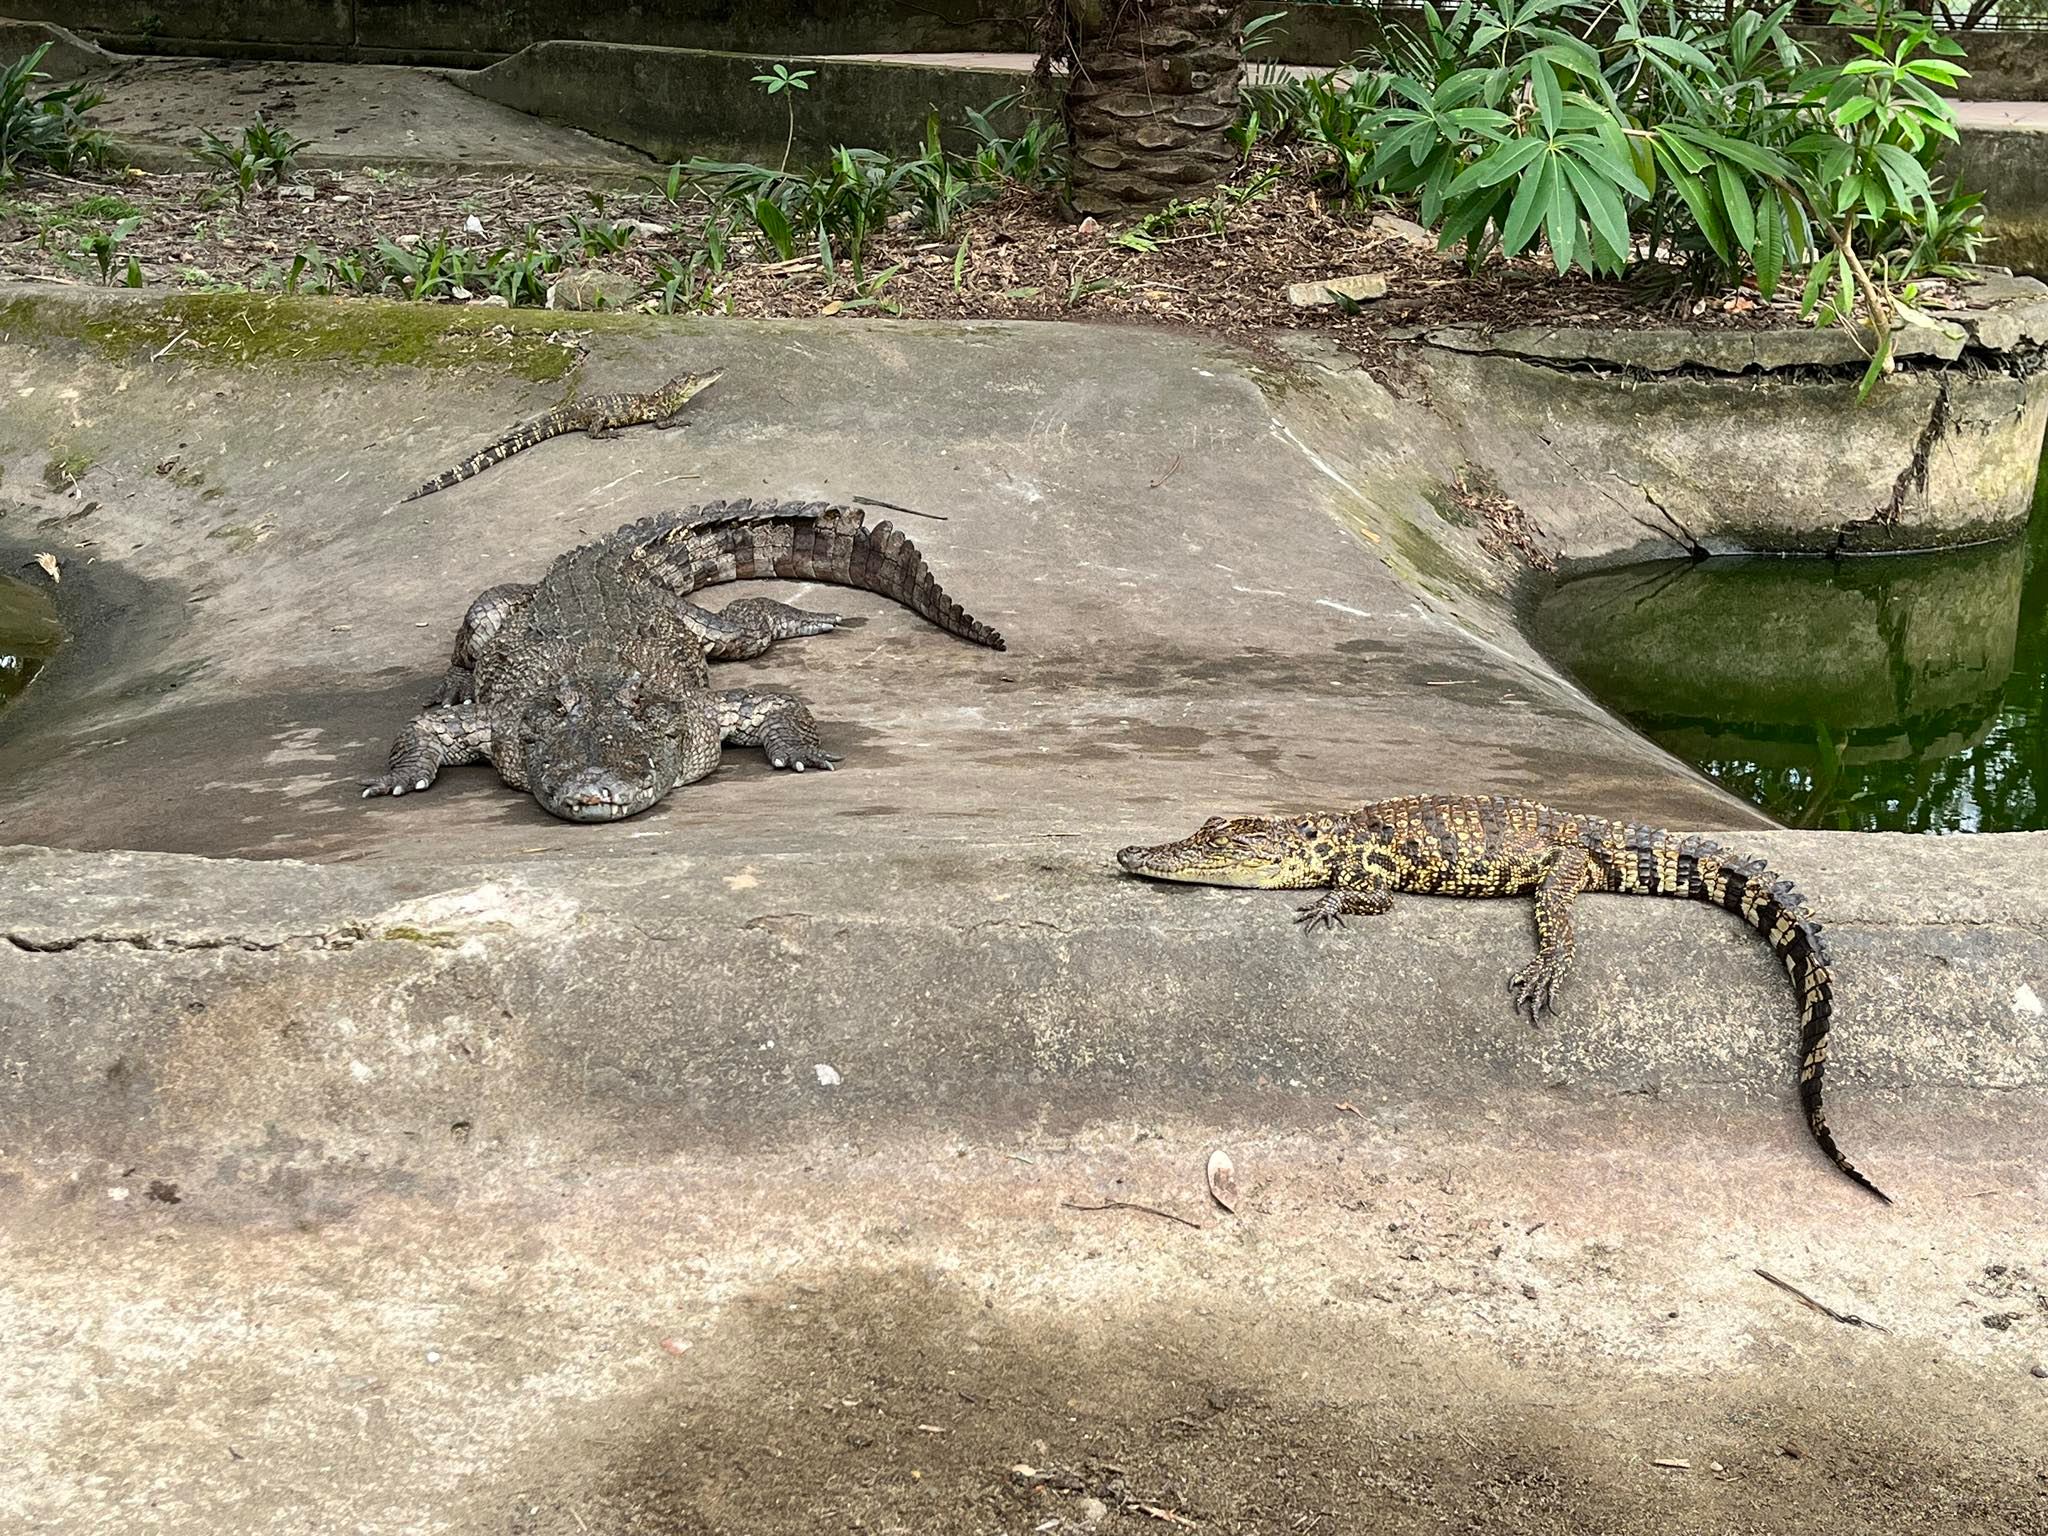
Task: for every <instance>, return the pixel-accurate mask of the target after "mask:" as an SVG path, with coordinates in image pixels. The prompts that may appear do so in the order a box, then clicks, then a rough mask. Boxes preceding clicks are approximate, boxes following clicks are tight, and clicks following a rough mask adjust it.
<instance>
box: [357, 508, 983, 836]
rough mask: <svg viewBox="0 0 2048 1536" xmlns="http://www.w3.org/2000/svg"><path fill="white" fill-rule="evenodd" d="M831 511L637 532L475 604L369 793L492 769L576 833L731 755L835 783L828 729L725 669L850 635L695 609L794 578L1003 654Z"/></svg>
mask: <svg viewBox="0 0 2048 1536" xmlns="http://www.w3.org/2000/svg"><path fill="white" fill-rule="evenodd" d="M864 524H865V514H864V513H862V512H861V511H859V510H858V509H855V508H851V507H839V506H830V505H827V504H826V503H824V502H807V503H798V502H769V503H762V504H760V505H756V504H754V503H752V502H748V501H732V502H713V503H711V504H709V505H707V506H703V507H694V508H691V509H689V510H688V511H684V512H680V513H676V514H674V515H672V516H666V517H655V518H649V519H646V520H644V521H642V522H637V523H630V524H628V525H627V526H625V527H624V528H621V529H619V530H618V531H617V532H615V533H612V534H609V535H607V536H606V537H604V538H602V539H599V540H597V541H595V542H594V543H590V544H586V545H584V546H583V547H582V548H580V549H576V550H572V551H570V552H569V553H568V554H566V555H563V556H561V557H560V558H559V559H558V560H556V561H555V563H554V564H553V565H552V566H551V567H549V569H548V571H547V574H546V575H544V576H543V577H542V578H541V579H540V580H539V581H538V582H535V583H531V584H518V585H508V586H499V587H492V588H491V589H490V590H489V591H487V592H485V593H483V594H482V595H481V596H479V597H478V598H477V599H476V601H475V602H473V603H472V604H470V607H469V612H468V614H467V616H466V617H465V618H464V619H463V621H462V627H461V629H460V631H459V632H458V633H457V635H456V639H455V655H454V658H453V660H452V662H451V664H450V666H449V669H448V674H447V677H446V678H445V679H444V680H443V682H442V685H441V690H440V693H439V695H438V697H437V698H436V700H435V702H434V703H433V704H431V705H430V706H429V707H428V708H427V709H426V710H425V711H424V712H423V713H421V714H420V715H418V716H416V717H415V718H414V719H413V721H412V722H411V723H410V724H409V725H407V726H406V728H405V730H404V731H403V732H402V733H401V734H400V735H399V738H398V741H397V743H396V744H395V745H394V746H393V747H392V749H391V759H390V764H389V766H388V767H387V769H386V770H385V772H384V773H382V774H381V775H379V776H378V777H377V778H374V779H370V780H367V781H366V787H365V788H364V790H363V794H364V795H365V796H370V795H402V794H405V793H407V792H408V791H417V790H422V789H425V788H426V787H427V786H428V785H430V784H432V783H433V782H434V779H435V777H436V775H438V774H439V773H440V771H441V770H442V769H443V768H446V767H449V766H451V765H453V764H456V763H472V762H477V761H479V760H482V759H488V760H489V761H490V762H491V763H492V764H494V765H495V766H496V768H497V770H498V773H499V776H500V777H501V778H503V779H504V781H505V782H506V783H507V784H510V785H511V786H512V787H513V788H515V789H525V790H530V791H531V792H532V794H533V797H534V798H535V799H536V800H538V801H539V802H540V803H541V805H542V806H543V807H544V808H545V809H547V810H549V811H551V812H553V813H554V814H555V815H557V816H560V817H563V818H564V819H565V820H569V821H614V820H617V819H619V818H620V817H624V816H631V815H634V814H635V813H636V812H639V811H644V810H646V809H647V808H648V807H649V806H651V805H653V804H654V803H655V802H656V801H658V800H660V799H661V798H662V797H663V796H664V795H666V794H668V792H669V791H670V790H672V789H674V788H675V787H676V786H678V785H681V784H689V783H693V782H694V781H696V780H698V779H701V778H703V777H704V776H705V775H706V774H708V773H710V772H711V771H712V770H713V769H715V768H716V767H717V766H718V760H719V756H720V752H721V749H722V747H723V745H724V744H726V743H728V742H729V743H732V744H733V745H736V746H758V747H760V748H761V749H762V751H763V752H764V753H766V755H767V757H768V760H769V762H771V763H772V764H774V765H775V766H776V767H777V768H790V769H794V770H795V771H797V772H799V773H801V772H803V771H804V770H805V769H806V768H830V767H831V766H832V764H833V762H834V761H835V760H836V759H835V758H834V756H833V754H831V753H829V752H827V751H825V750H824V748H823V746H822V745H821V743H820V740H819V735H818V727H817V722H816V721H814V720H813V719H812V718H811V713H810V711H809V710H808V709H806V708H805V707H804V706H803V704H802V703H800V702H799V701H798V700H797V699H796V698H795V697H794V696H792V695H790V694H786V693H771V692H765V691H759V690H755V689H750V688H727V689H714V688H712V687H711V686H710V673H709V668H708V666H707V665H706V663H707V662H708V661H711V660H725V659H728V658H733V657H745V656H758V655H759V654H760V653H761V652H763V651H765V650H766V649H767V648H768V647H769V646H770V645H771V644H772V643H773V642H775V641H777V640H782V639H787V638H790V637H791V636H795V635H815V634H822V633H824V632H825V631H826V630H829V629H831V628H833V627H834V626H835V625H837V624H838V623H839V616H838V615H837V614H831V613H808V612H805V611H804V610H802V609H799V608H792V607H790V606H789V605H787V604H785V603H779V602H775V601H774V600H772V599H769V598H743V599H741V600H739V601H737V602H733V603H729V604H727V605H726V607H725V608H724V609H723V610H722V611H720V612H715V613H714V612H712V611H711V610H709V609H706V608H700V607H698V606H697V605H696V604H695V603H692V602H690V601H689V600H688V596H689V594H690V593H693V592H695V591H697V590H698V589H699V588H702V587H706V586H710V585H713V584H714V583H718V582H727V581H748V580H752V579H756V578H765V577H781V578H784V579H789V580H796V581H822V582H831V583H834V584H835V585H838V586H846V587H858V588H862V589H865V590H866V591H869V592H878V593H880V594H882V595H883V596H885V597H890V598H894V599H895V600H896V601H897V602H899V603H901V604H903V605H904V606H905V607H906V608H909V609H910V610H911V611H912V612H914V613H917V614H920V615H922V616H923V617H924V618H927V619H929V620H930V621H931V622H932V623H934V624H936V625H937V626H938V627H939V628H941V629H943V630H945V631H946V632H947V633H948V634H953V635H958V636H959V637H960V638H961V639H963V640H970V641H973V642H974V643H975V644H977V645H986V646H989V647H992V648H993V649H995V650H1002V649H1003V637H1002V636H1001V635H999V634H997V633H996V632H995V631H994V630H993V629H990V628H989V627H988V626H987V625H986V624H983V623H981V622H980V621H979V620H977V619H974V618H972V617H970V616H969V615H968V614H966V613H965V612H963V611H962V609H961V607H960V605H959V604H958V603H956V602H954V601H953V600H952V599H951V598H950V597H948V596H947V595H946V593H945V592H944V591H943V590H942V589H941V588H940V586H939V584H938V581H937V579H936V578H935V577H933V575H932V573H931V570H930V569H929V567H927V566H926V564H925V562H924V556H923V555H922V554H921V553H919V551H918V549H917V546H916V545H914V544H912V543H911V542H910V540H909V539H908V538H906V537H905V536H904V535H903V534H902V533H900V532H899V531H898V530H897V529H895V528H894V527H892V526H891V525H890V524H888V523H880V524H877V525H876V526H875V527H873V528H868V527H866V526H865V525H864Z"/></svg>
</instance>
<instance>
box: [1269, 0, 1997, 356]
mask: <svg viewBox="0 0 2048 1536" xmlns="http://www.w3.org/2000/svg"><path fill="white" fill-rule="evenodd" d="M1792 10H1793V6H1792V4H1791V3H1789V0H1787V3H1785V4H1781V5H1778V6H1776V7H1775V8H1773V9H1769V10H1754V9H1746V8H1745V9H1741V10H1737V11H1734V12H1733V13H1732V14H1731V15H1730V17H1729V19H1728V20H1726V21H1725V22H1724V23H1718V24H1709V23H1705V22H1700V21H1695V20H1692V19H1689V18H1688V17H1687V16H1686V15H1685V14H1683V13H1681V11H1680V10H1679V8H1678V7H1676V6H1673V5H1669V4H1650V3H1645V0H1612V3H1611V4H1606V3H1596V0H1465V3H1462V4H1460V5H1459V6H1458V8H1457V9H1456V11H1454V12H1453V13H1452V14H1451V15H1450V16H1449V17H1448V18H1446V17H1445V16H1444V15H1443V14H1442V13H1441V12H1440V11H1438V10H1437V9H1436V8H1435V7H1434V6H1432V5H1429V4H1427V3H1425V4H1423V5H1422V6H1421V7H1420V21H1419V23H1418V24H1416V25H1413V26H1396V27H1393V28H1391V29H1390V32H1389V38H1388V42H1387V45H1386V47H1385V50H1384V53H1383V56H1382V57H1381V58H1380V59H1379V60H1378V67H1376V68H1373V69H1368V70H1365V71H1363V72H1362V73H1360V74H1359V75H1358V76H1356V77H1355V78H1354V79H1353V80H1352V81H1351V82H1350V84H1349V86H1348V88H1347V87H1346V86H1345V84H1344V83H1343V82H1341V81H1339V80H1337V79H1335V78H1332V79H1327V80H1325V81H1322V82H1319V83H1311V85H1310V86H1309V87H1307V88H1306V89H1304V90H1303V91H1302V92H1300V93H1299V95H1297V96H1294V97H1292V98H1290V111H1291V112H1292V113H1293V114H1294V117H1293V122H1292V124H1291V128H1292V131H1293V132H1295V133H1296V134H1298V135H1299V136H1300V137H1301V138H1303V139H1305V140H1307V141H1309V142H1312V143H1318V144H1321V145H1323V146H1325V147H1326V148H1327V151H1328V158H1327V160H1326V163H1325V168H1324V174H1325V175H1326V176H1328V177H1329V178H1330V179H1332V180H1334V181H1336V182H1337V183H1339V184H1340V185H1341V186H1342V188H1343V189H1344V190H1345V191H1346V192H1347V193H1349V194H1350V195H1351V196H1352V197H1353V198H1354V199H1363V198H1364V197H1366V196H1368V195H1373V194H1387V195H1392V196H1395V197H1400V198H1404V199H1409V200H1412V201H1414V202H1415V203H1416V205H1417V206H1418V209H1419V216H1420V218H1421V219H1422V221H1423V222H1424V223H1425V224H1427V225H1429V226H1430V227H1432V228H1434V229H1436V230H1437V231H1438V233H1439V237H1440V239H1441V241H1442V243H1443V245H1444V246H1446V247H1450V246H1457V245H1462V246H1464V247H1465V249H1466V251H1467V253H1468V255H1469V257H1470V259H1471V260H1472V261H1473V262H1474V263H1475V264H1476V263H1477V262H1479V261H1481V260H1483V259H1484V258H1485V257H1486V256H1487V255H1488V254H1489V253H1490V252H1492V251H1495V250H1499V251H1502V252H1504V253H1505V254H1507V255H1510V256H1513V255H1518V254H1520V253H1522V252H1524V251H1527V250H1531V249H1535V248H1547V250H1548V251H1549V254H1550V257H1551V260H1552V261H1553V262H1554V264H1555V265H1556V268H1557V270H1558V272H1559V273H1560V274H1562V273H1564V272H1566V271H1568V270H1570V269H1571V268H1573V267H1578V268H1581V269H1583V270H1585V271H1587V272H1590V273H1595V274H1599V275H1606V276H1612V275H1618V274H1621V273H1623V272H1626V271H1629V270H1631V269H1635V268H1639V267H1641V266H1643V265H1645V264H1665V265H1676V266H1678V267H1680V268H1681V269H1684V270H1685V271H1686V272H1687V273H1688V274H1689V276H1690V277H1691V279H1692V281H1693V282H1694V283H1695V284H1696V285H1698V286H1700V287H1702V288H1704V287H1705V286H1707V285H1708V284H1712V283H1720V284H1726V283H1730V282H1736V281H1740V280H1742V279H1743V278H1744V277H1745V276H1748V275H1753V276H1754V277H1755V279H1756V283H1757V286H1758V288H1759V290H1760V291H1761V292H1762V293H1763V294H1764V295H1765V296H1766V297H1770V296H1772V295H1774V294H1775V293H1776V292H1777V290H1778V287H1779V285H1780V283H1781V282H1782V281H1783V280H1784V278H1785V276H1786V274H1787V273H1788V272H1795V273H1803V274H1804V279H1803V281H1804V289H1803V299H1804V303H1805V309H1806V311H1807V312H1808V313H1809V314H1817V315H1818V316H1819V317H1820V318H1821V319H1823V320H1832V319H1840V318H1843V317H1846V316H1848V315H1850V314H1852V313H1860V314H1862V315H1863V316H1864V317H1865V318H1866V319H1867V320H1868V321H1869V322H1870V323H1871V326H1872V329H1873V331H1874V333H1875V334H1876V337H1877V340H1876V346H1875V351H1876V355H1875V356H1873V359H1872V375H1871V376H1872V377H1875V375H1876V373H1877V372H1878V371H1879V370H1881V369H1882V368H1884V367H1886V366H1888V363H1889V341H1888V336H1889V331H1890V325H1891V321H1892V319H1893V318H1894V316H1895V315H1896V314H1897V313H1898V312H1899V309H1900V306H1901V304H1902V303H1904V302H1905V301H1906V299H1907V298H1909V297H1910V295H1906V296H1901V295H1900V294H1898V293H1897V292H1896V285H1898V284H1901V283H1905V282H1908V281H1910V279H1912V278H1913V277H1916V276H1920V275H1923V274H1926V273H1930V272H1938V271H1942V270H1944V269H1946V268H1949V267H1950V266H1951V265H1952V264H1953V263H1954V262H1956V261H1958V260H1963V259H1967V258H1968V257H1969V256H1970V255H1972V254H1973V253H1974V250H1975V245H1976V240H1977V238H1978V233H1977V228H1978V227H1977V219H1976V214H1975V203H1974V201H1973V200H1969V199H1958V198H1954V197H1947V198H1945V197H1944V196H1943V195H1942V194H1941V192H1940V191H1938V190H1937V187H1936V185H1935V182H1934V179H1933V168H1934V164H1935V162H1936V160H1937V159H1938V158H1939V155H1940V152H1941V149H1942V147H1943V145H1944V144H1945V142H1947V141H1952V140H1953V139H1954V138H1955V137H1956V128H1955V114H1954V111H1953V109H1952V108H1951V106H1950V105H1949V104H1948V102H1947V101H1945V100H1944V99H1943V98H1942V97H1941V96H1940V94H1939V90H1940V89H1941V88H1943V87H1947V86H1952V85H1953V84H1954V83H1955V81H1956V80H1957V79H1958V78H1959V77H1960V76H1961V75H1962V73H1963V71H1962V70H1961V68H1960V67H1959V66H1957V65H1956V64H1954V63H1953V62H1951V57H1952V56H1953V55H1955V54H1958V53H1959V52H1960V49H1959V48H1957V46H1956V45H1955V44H1953V43H1951V42H1949V41H1947V40H1945V39H1942V38H1939V37H1937V36H1936V35H1935V34H1934V32H1933V29H1932V27H1931V26H1930V25H1929V24H1928V23H1927V22H1926V20H1925V18H1923V17H1921V16H1919V15H1917V14H1916V13H1913V12H1911V11H1909V10H1907V9H1906V8H1905V6H1904V5H1902V4H1900V3H1899V0H1867V3H1852V4H1845V5H1842V6H1840V7H1839V8H1838V9H1837V10H1836V12H1835V14H1834V17H1833V18H1832V19H1833V20H1834V21H1835V22H1836V23H1838V24H1841V25H1845V26H1850V27H1854V28H1856V29H1858V30H1857V33H1856V41H1857V44H1858V45H1859V47H1860V48H1861V50H1862V52H1861V56H1860V57H1857V58H1855V59H1852V60H1850V61H1848V62H1846V63H1839V64H1815V63H1814V62H1813V61H1812V59H1811V57H1810V56H1809V55H1808V54H1807V53H1806V51H1805V50H1804V49H1803V48H1802V47H1801V46H1800V45H1799V44H1798V43H1797V42H1796V41H1795V40H1794V39H1793V38H1792V37H1791V35H1790V34H1789V33H1788V32H1787V31H1786V21H1787V18H1788V17H1789V16H1790V15H1791V12H1792Z"/></svg>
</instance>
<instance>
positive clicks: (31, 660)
mask: <svg viewBox="0 0 2048 1536" xmlns="http://www.w3.org/2000/svg"><path fill="white" fill-rule="evenodd" d="M63 639H64V631H63V630H62V629H60V628H59V627H58V624H57V609H56V606H55V605H54V604H53V603H51V601H50V599H49V596H48V595H47V594H46V593H43V592H39V591H37V590H36V589H35V588H34V587H32V586H30V585H29V584H28V583H27V582H23V581H16V580H15V579H14V578H13V577H11V576H0V709H5V708H6V707H7V706H8V705H9V704H11V703H13V702H14V700H15V697H16V696H17V695H18V694H19V693H20V692H21V690H22V689H24V688H26V687H27V686H28V684H29V679H30V678H32V677H34V676H35V675H36V673H37V672H39V671H41V670H42V666H43V663H44V662H46V661H48V660H49V659H50V656H51V655H52V653H53V652H55V651H56V649H57V647H58V645H59V644H61V643H62V642H63Z"/></svg>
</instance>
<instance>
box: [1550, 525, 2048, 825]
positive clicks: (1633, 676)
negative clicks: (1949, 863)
mask: <svg viewBox="0 0 2048 1536" xmlns="http://www.w3.org/2000/svg"><path fill="white" fill-rule="evenodd" d="M1532 637H1533V638H1534V639H1535V641H1536V643H1537V644H1538V645H1539V646H1540V647H1541V648H1542V649H1543V650H1544V651H1545V653H1546V654H1547V655H1548V656H1549V657H1550V658H1551V660H1552V661H1554V662H1556V663H1558V664H1559V665H1560V666H1562V667H1563V668H1564V669H1565V670H1566V671H1568V672H1569V673H1570V674H1571V675H1572V676H1573V677H1574V678H1576V679H1577V680H1578V681H1579V682H1580V683H1581V684H1582V685H1583V686H1584V687H1585V688H1586V689H1587V690H1588V691H1589V692H1590V693H1592V694H1593V695H1594V696H1595V697H1597V698H1598V699H1599V700H1600V701H1601V702H1602V703H1603V704H1605V705H1607V706H1608V707H1609V708H1610V709H1613V710H1614V711H1615V712H1616V713H1618V714H1620V715H1622V716H1623V717H1624V718H1626V719H1627V720H1628V721H1629V722H1630V723H1631V724H1632V725H1634V726H1635V727H1636V729H1638V730H1640V731H1641V732H1642V733H1643V734H1644V735H1646V736H1648V737H1649V738H1650V739H1651V740H1653V741H1655V742H1657V743H1658V744H1659V745H1660V746H1663V747H1664V748H1666V749H1667V750H1669V751H1670V752H1672V753H1674V754H1675V755H1677V756H1678V757H1682V758H1684V759H1685V760H1686V761H1687V762H1689V763H1691V764H1692V765H1693V766H1695V767H1696V768H1698V769H1699V770H1700V771H1701V772H1702V773H1704V774H1706V775H1707V777H1709V778H1711V779H1713V780H1714V781H1715V782H1716V783H1718V784H1721V785H1723V786H1724V787H1725V788H1727V789H1729V790H1731V791H1733V792H1734V793H1735V794H1738V795H1740V796H1741V797H1742V798H1743V799H1745V800H1747V801H1749V802H1750V803H1751V804H1752V805H1755V806H1757V807H1759V808H1760V809H1762V810H1764V811H1766V812H1768V813H1769V814H1770V815H1772V816H1774V817H1776V818H1777V819H1778V820H1780V821H1782V822H1784V823H1786V824H1787V825H1788V826H1795V827H1827V828H1840V829H1848V830H1856V831H1902V832H2010V831H2022V830H2029V829H2035V828H2041V827H2048V508H2043V507H2042V505H2041V503H2040V501H2039V500H2037V502H2036V509H2035V515H2034V519H2033V524H2032V531H2031V532H2030V534H2029V535H2028V536H2026V537H2024V538H2020V539H2015V540H2013V541H2011V542H2009V543H2005V544H1999V545H1989V546H1984V547H1980V548H1976V549H1965V550H1954V551H1950V552H1947V553H1942V554H1926V555H1888V556H1881V557H1873V556H1866V557H1863V558H1860V559H1856V558H1852V559H1843V560H1825V559H1818V558H1769V557H1757V558H1740V559H1711V560H1704V561H1701V562H1699V563H1697V564H1693V563H1690V562H1686V561H1676V562H1656V563H1652V564H1645V565H1635V566H1628V567H1624V568H1620V569H1616V570H1610V571H1601V572H1598V573H1596V574H1594V575H1590V576H1585V577H1582V578H1580V579H1578V580H1576V581H1571V582H1567V583H1565V584H1564V585H1562V586H1560V587H1559V588H1558V589H1557V590H1556V592H1554V593H1553V594H1552V595H1551V596H1550V597H1549V598H1548V599H1547V600H1546V601H1545V602H1544V604H1543V605H1542V607H1541V608H1540V609H1539V610H1538V611H1537V613H1536V615H1535V619H1534V623H1533V627H1532Z"/></svg>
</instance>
